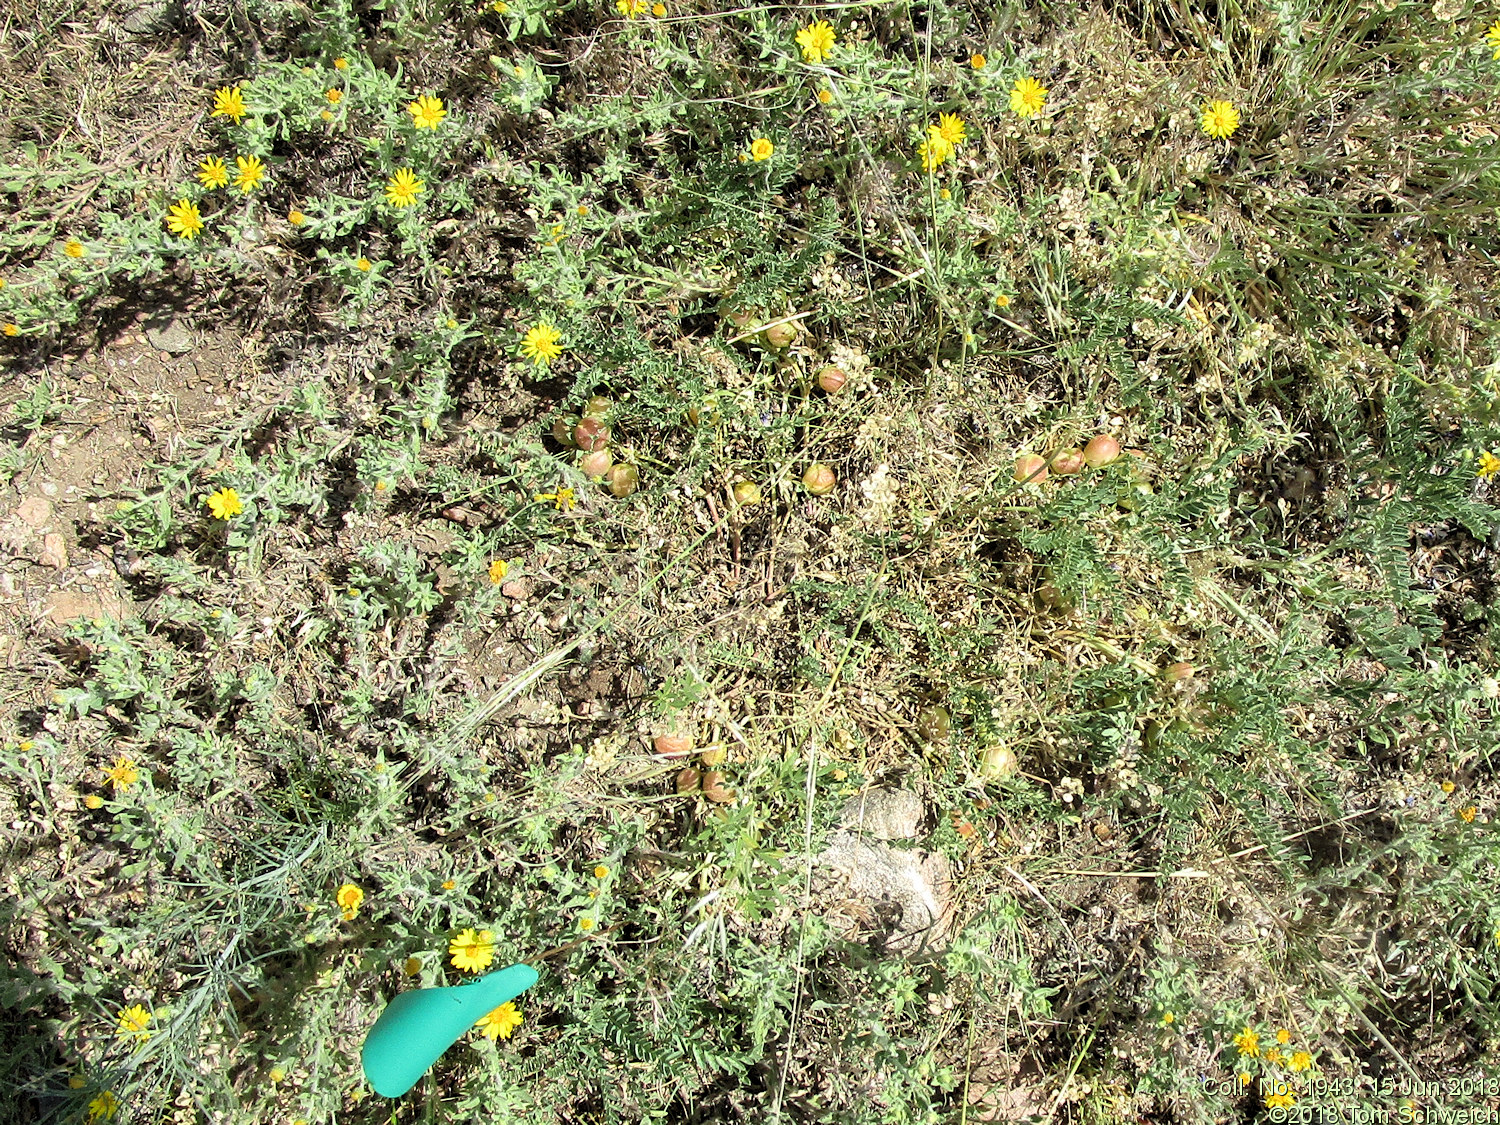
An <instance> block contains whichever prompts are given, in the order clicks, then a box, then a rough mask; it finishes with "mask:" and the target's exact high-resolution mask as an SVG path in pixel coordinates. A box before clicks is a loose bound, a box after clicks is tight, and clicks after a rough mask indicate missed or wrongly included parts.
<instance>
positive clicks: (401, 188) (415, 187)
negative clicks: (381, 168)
mask: <svg viewBox="0 0 1500 1125" xmlns="http://www.w3.org/2000/svg"><path fill="white" fill-rule="evenodd" d="M426 187H427V185H426V183H424V182H423V181H422V180H419V179H417V177H416V174H415V173H413V172H412V170H411V169H410V168H400V169H398V170H397V171H396V174H395V175H394V176H392V177H391V178H390V179H388V180H387V181H386V182H385V201H386V202H387V203H389V204H390V205H391V206H392V207H410V206H411V205H412V204H413V203H415V202H416V201H417V196H418V194H420V193H421V192H422V191H424V190H425V189H426Z"/></svg>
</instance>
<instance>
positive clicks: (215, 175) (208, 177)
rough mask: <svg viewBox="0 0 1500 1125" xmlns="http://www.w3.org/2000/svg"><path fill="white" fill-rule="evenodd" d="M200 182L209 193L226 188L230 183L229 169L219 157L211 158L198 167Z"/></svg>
mask: <svg viewBox="0 0 1500 1125" xmlns="http://www.w3.org/2000/svg"><path fill="white" fill-rule="evenodd" d="M198 182H199V183H200V184H202V185H203V186H204V187H206V188H208V190H209V191H213V190H214V188H221V187H224V186H225V185H226V184H228V183H229V169H228V168H226V167H225V166H224V162H223V161H222V160H220V159H219V158H218V157H217V156H210V157H209V158H208V159H207V160H205V161H203V163H202V164H199V165H198Z"/></svg>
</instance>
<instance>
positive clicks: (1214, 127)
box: [1200, 102, 1240, 140]
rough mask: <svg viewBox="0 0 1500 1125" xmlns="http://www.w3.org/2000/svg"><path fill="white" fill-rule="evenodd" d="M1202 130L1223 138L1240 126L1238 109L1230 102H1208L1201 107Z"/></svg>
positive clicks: (1220, 138) (1211, 135) (1212, 135)
mask: <svg viewBox="0 0 1500 1125" xmlns="http://www.w3.org/2000/svg"><path fill="white" fill-rule="evenodd" d="M1200 124H1201V125H1202V127H1203V131H1204V132H1205V133H1207V134H1208V135H1209V136H1210V137H1216V138H1218V139H1219V140H1224V139H1225V138H1226V137H1229V136H1231V135H1232V134H1233V133H1234V131H1235V130H1236V129H1238V128H1239V127H1240V111H1239V110H1237V109H1235V108H1234V105H1233V104H1232V103H1230V102H1209V103H1208V104H1207V105H1206V106H1204V107H1203V120H1202V121H1201V122H1200Z"/></svg>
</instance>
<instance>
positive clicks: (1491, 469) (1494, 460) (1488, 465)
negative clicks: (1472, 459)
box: [1474, 450, 1500, 477]
mask: <svg viewBox="0 0 1500 1125" xmlns="http://www.w3.org/2000/svg"><path fill="white" fill-rule="evenodd" d="M1474 471H1475V472H1476V473H1478V474H1479V476H1481V477H1492V476H1494V475H1495V474H1496V473H1500V457H1496V456H1495V455H1494V454H1493V453H1491V452H1489V451H1488V450H1486V451H1485V452H1483V453H1481V454H1480V455H1479V464H1478V465H1477V466H1476V467H1475V470H1474Z"/></svg>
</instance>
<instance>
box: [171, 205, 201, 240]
mask: <svg viewBox="0 0 1500 1125" xmlns="http://www.w3.org/2000/svg"><path fill="white" fill-rule="evenodd" d="M167 229H168V230H170V231H171V232H172V233H173V234H175V235H176V236H177V237H178V238H187V239H193V238H197V237H198V232H199V231H201V230H202V229H203V218H202V216H201V215H199V214H198V205H197V204H196V203H194V202H193V201H192V200H191V199H179V200H178V201H177V202H176V203H174V204H172V206H170V207H168V208H167Z"/></svg>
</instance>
